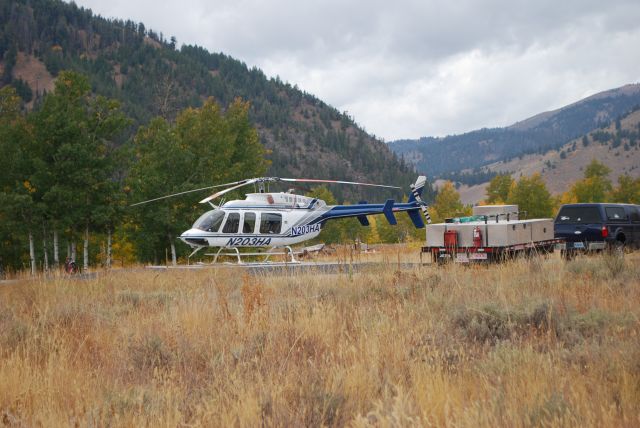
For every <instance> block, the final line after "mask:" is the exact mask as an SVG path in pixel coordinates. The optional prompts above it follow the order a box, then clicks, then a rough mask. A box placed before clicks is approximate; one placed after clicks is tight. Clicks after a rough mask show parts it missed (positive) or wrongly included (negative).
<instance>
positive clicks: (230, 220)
mask: <svg viewBox="0 0 640 428" xmlns="http://www.w3.org/2000/svg"><path fill="white" fill-rule="evenodd" d="M239 227H240V213H230V214H229V215H228V216H227V222H226V223H225V224H224V227H223V228H222V233H238V228H239Z"/></svg>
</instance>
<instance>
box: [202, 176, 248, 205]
mask: <svg viewBox="0 0 640 428" xmlns="http://www.w3.org/2000/svg"><path fill="white" fill-rule="evenodd" d="M259 180H260V179H259V178H250V179H248V180H243V181H241V182H239V183H240V184H237V185H235V186H233V187H229V188H227V189H224V190H221V191H219V192H217V193H214V194H213V195H211V196H207V197H206V198H204V199H203V200H201V201H200V203H201V204H206V203H207V202H209V201H211V200H213V199H215V198H217V197H219V196H222V195H224V194H225V193H227V192H230V191H232V190H236V189H239V188H240V187H242V186H246V185H248V184H252V183H255V182H256V181H259Z"/></svg>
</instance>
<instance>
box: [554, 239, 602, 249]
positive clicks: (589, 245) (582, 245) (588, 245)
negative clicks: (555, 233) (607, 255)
mask: <svg viewBox="0 0 640 428" xmlns="http://www.w3.org/2000/svg"><path fill="white" fill-rule="evenodd" d="M605 248H607V244H606V242H604V241H597V242H561V243H558V244H556V251H566V250H570V251H600V250H604V249H605Z"/></svg>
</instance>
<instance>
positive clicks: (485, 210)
mask: <svg viewBox="0 0 640 428" xmlns="http://www.w3.org/2000/svg"><path fill="white" fill-rule="evenodd" d="M507 214H509V220H518V206H517V205H477V206H475V207H473V215H486V216H495V215H499V216H500V218H501V219H503V218H504V219H506V218H507Z"/></svg>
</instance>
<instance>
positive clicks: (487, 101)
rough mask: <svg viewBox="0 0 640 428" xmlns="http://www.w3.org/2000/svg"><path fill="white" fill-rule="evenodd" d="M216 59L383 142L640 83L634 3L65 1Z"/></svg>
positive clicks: (639, 29)
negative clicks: (313, 99)
mask: <svg viewBox="0 0 640 428" xmlns="http://www.w3.org/2000/svg"><path fill="white" fill-rule="evenodd" d="M76 4H78V5H79V6H83V7H86V8H90V9H92V10H93V12H94V13H97V14H100V15H102V16H104V17H107V18H114V17H115V18H121V19H131V20H133V21H136V22H143V23H144V24H145V26H146V27H147V28H151V29H153V30H154V31H156V32H157V33H160V32H162V33H163V34H164V36H165V38H169V37H170V36H176V38H177V39H178V44H179V45H181V44H197V45H200V46H203V47H205V48H207V49H208V50H209V51H212V52H224V53H225V54H228V55H231V56H232V57H234V58H237V59H239V60H241V61H244V62H245V63H246V64H247V65H249V66H257V67H259V68H261V69H263V70H264V72H265V73H266V74H267V76H270V77H275V76H276V75H278V76H280V78H281V79H282V80H284V81H287V82H290V83H291V84H292V85H293V84H297V85H298V86H299V87H300V88H301V89H303V90H305V91H307V92H309V93H312V94H314V95H316V96H317V97H318V98H320V99H322V100H323V101H325V102H327V103H329V104H331V105H333V106H335V107H336V108H338V110H340V111H347V112H349V114H350V115H351V116H353V117H354V119H355V120H356V122H358V123H359V124H360V125H361V126H363V127H364V128H365V129H366V130H367V131H368V132H370V133H373V134H375V135H377V136H378V137H381V138H384V139H385V140H387V141H390V140H395V139H398V138H418V137H421V136H444V135H447V134H454V133H462V132H465V131H470V130H473V129H477V128H482V127H494V126H506V125H510V124H512V123H514V122H516V121H519V120H522V119H525V118H527V117H529V116H532V115H534V114H537V113H540V112H543V111H547V110H552V109H555V108H559V107H562V106H564V105H566V104H569V103H571V102H574V101H577V100H579V99H581V98H584V97H586V96H588V95H592V94H594V93H597V92H599V91H602V90H606V89H611V88H615V87H618V86H622V85H625V84H627V83H636V82H639V81H640V1H638V0H609V1H602V0H561V1H558V0H553V1H551V0H504V1H499V0H493V1H492V0H486V1H480V0H442V1H440V0H422V1H420V0H414V1H411V0H396V1H389V0H384V1H383V0H357V1H345V0H324V1H313V0H312V1H305V0H271V1H261V0H215V1H211V0H180V1H177V0H174V1H171V0H164V1H157V0H109V1H104V0H76Z"/></svg>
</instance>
